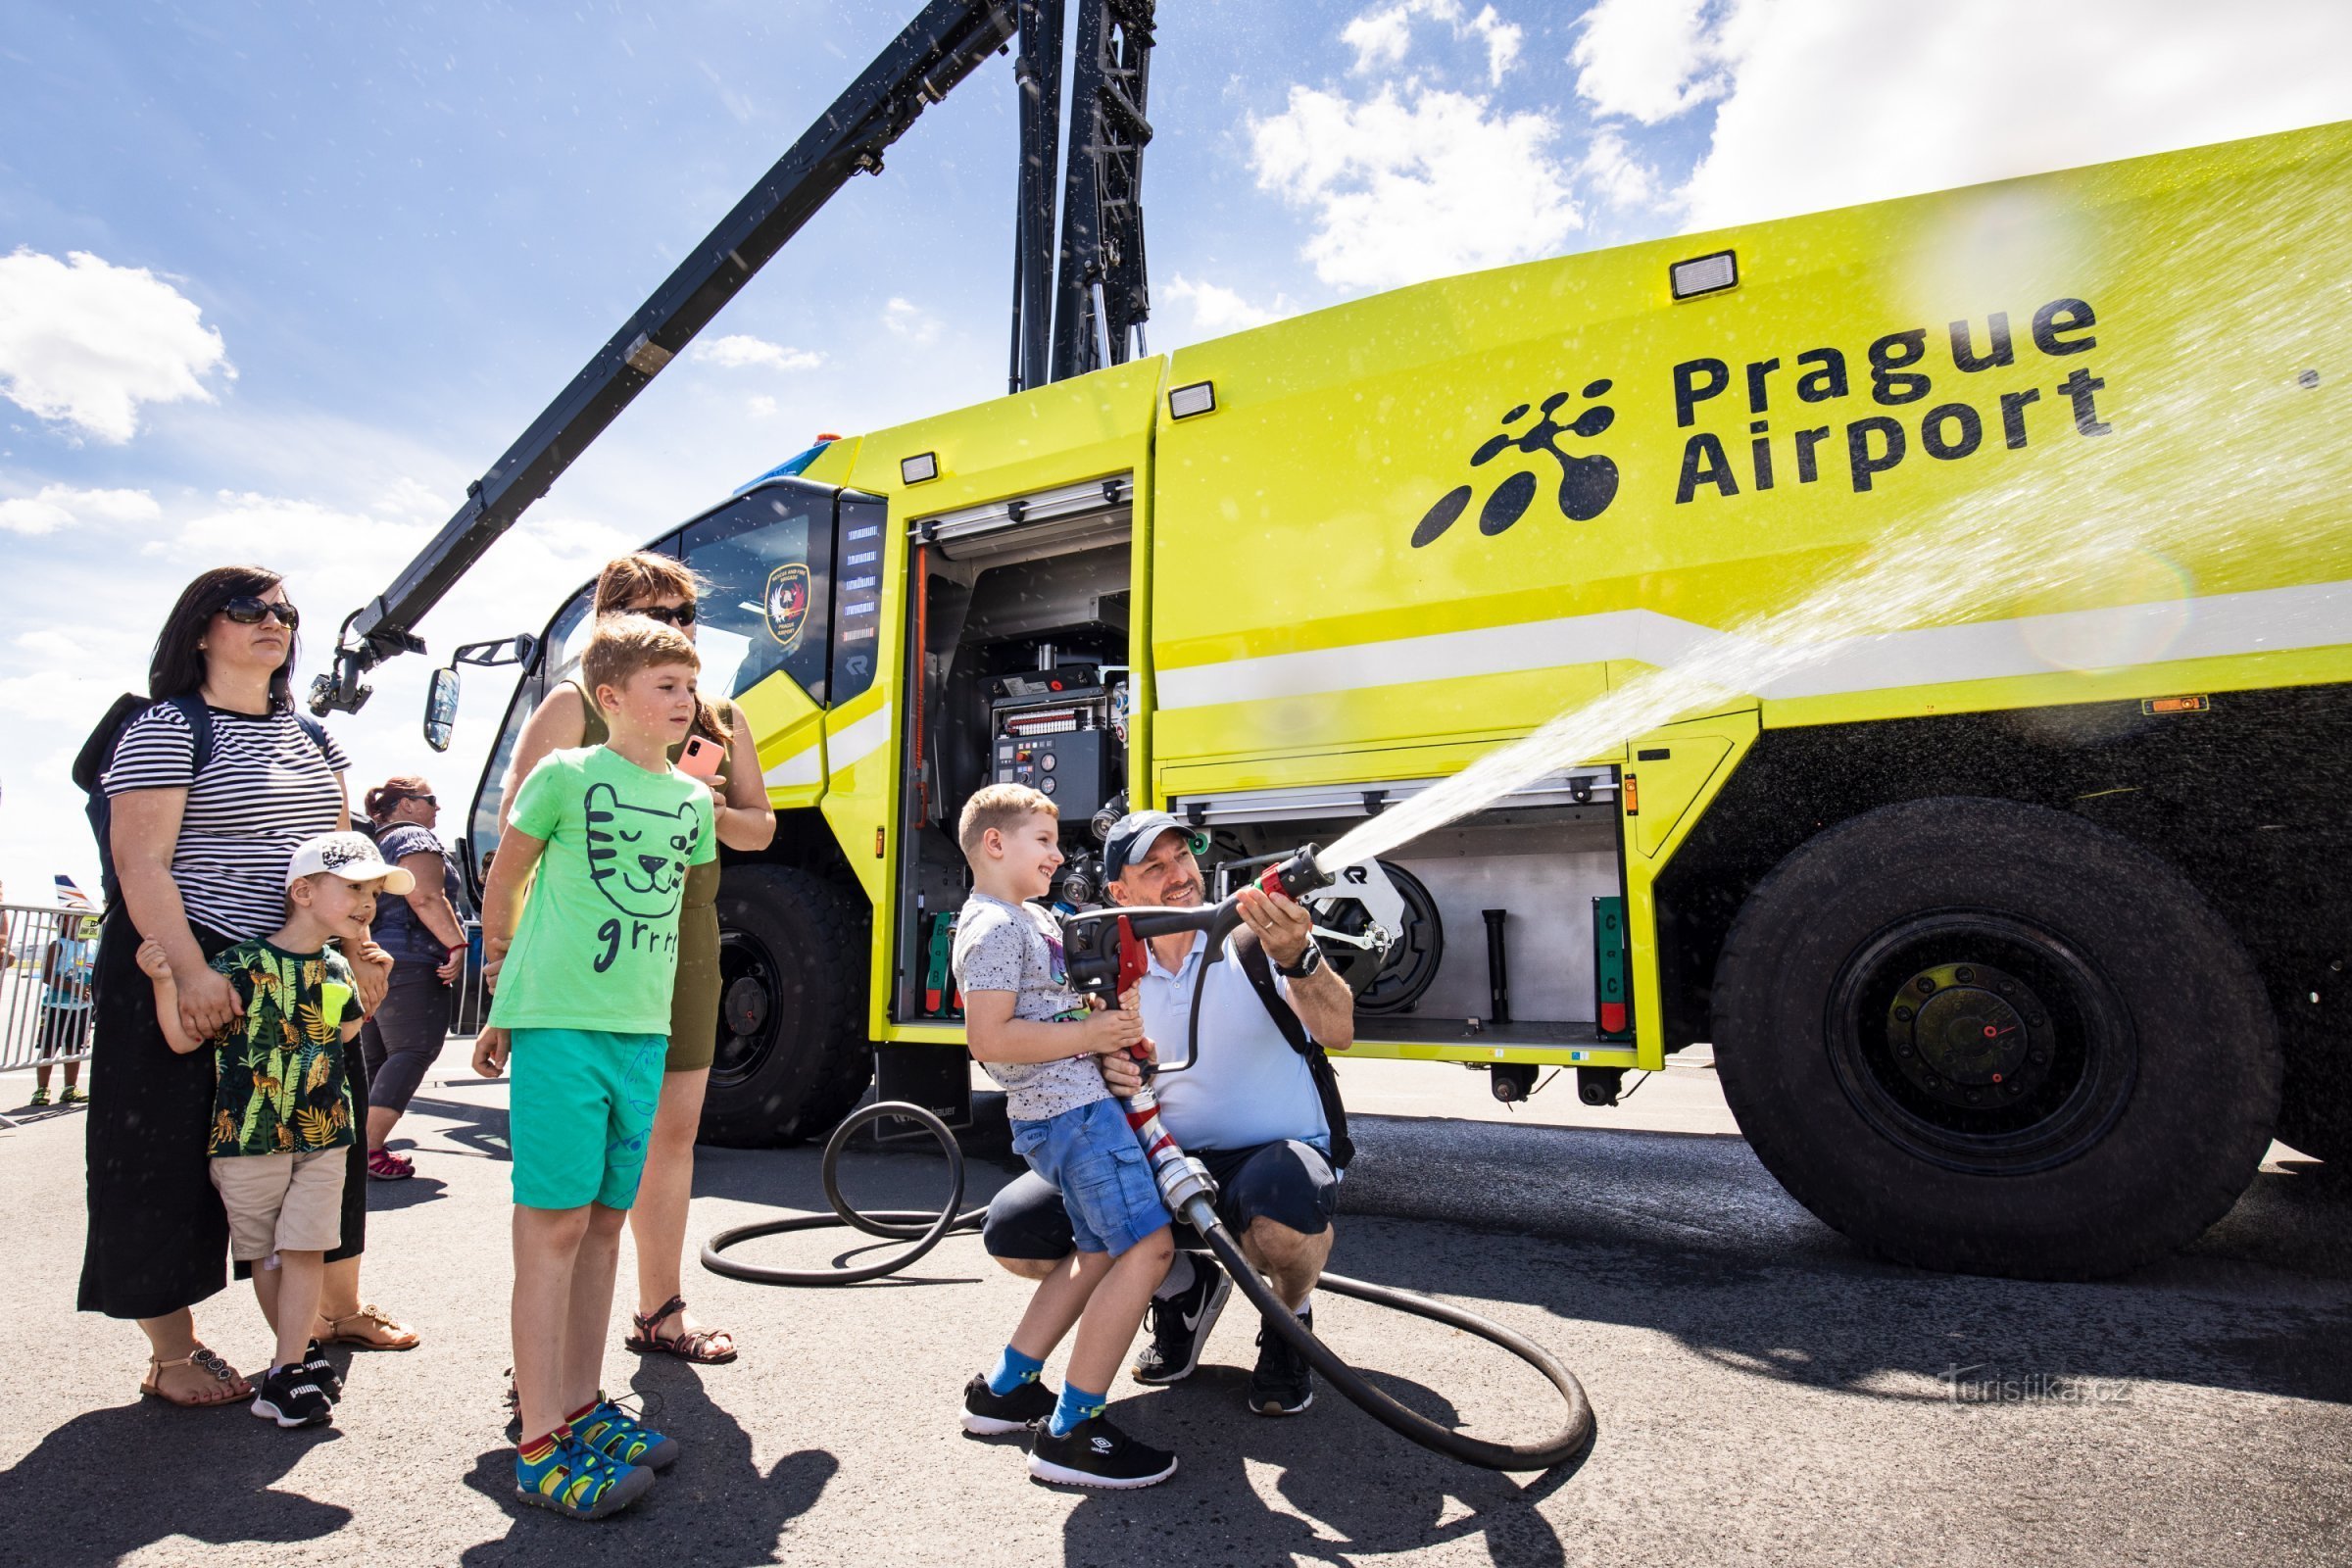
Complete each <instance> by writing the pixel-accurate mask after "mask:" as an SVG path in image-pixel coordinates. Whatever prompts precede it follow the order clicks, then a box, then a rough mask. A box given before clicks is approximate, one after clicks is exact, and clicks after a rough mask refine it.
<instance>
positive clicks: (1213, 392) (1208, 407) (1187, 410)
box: [1168, 381, 1217, 419]
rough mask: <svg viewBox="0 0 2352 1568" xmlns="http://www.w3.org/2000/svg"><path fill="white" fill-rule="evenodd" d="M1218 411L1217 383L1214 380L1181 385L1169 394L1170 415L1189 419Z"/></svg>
mask: <svg viewBox="0 0 2352 1568" xmlns="http://www.w3.org/2000/svg"><path fill="white" fill-rule="evenodd" d="M1216 412H1217V384H1216V383H1215V382H1214V381H1195V382H1194V383H1193V384H1192V385H1190V386H1180V387H1178V388H1177V389H1176V390H1175V391H1173V392H1170V393H1169V394H1168V417H1169V418H1171V419H1189V418H1191V417H1193V416H1195V415H1197V414H1214V413H1216Z"/></svg>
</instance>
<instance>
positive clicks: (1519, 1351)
mask: <svg viewBox="0 0 2352 1568" xmlns="http://www.w3.org/2000/svg"><path fill="white" fill-rule="evenodd" d="M886 1119H904V1120H907V1121H911V1122H915V1123H918V1124H920V1125H921V1126H922V1127H924V1128H925V1129H927V1130H928V1131H929V1132H930V1134H931V1136H932V1137H933V1138H935V1139H937V1140H938V1141H939V1146H940V1148H941V1149H942V1150H944V1151H946V1152H947V1156H948V1188H949V1191H948V1200H947V1202H946V1203H945V1204H943V1205H942V1206H941V1207H940V1209H939V1210H938V1212H936V1213H927V1212H924V1211H923V1210H920V1209H873V1210H859V1209H857V1208H854V1207H852V1206H851V1205H850V1202H849V1201H848V1200H847V1199H845V1198H843V1197H842V1196H841V1183H840V1179H839V1176H840V1170H839V1167H840V1163H841V1155H842V1151H843V1150H844V1149H846V1148H847V1147H848V1145H849V1142H850V1140H851V1139H852V1138H853V1137H855V1136H856V1135H857V1134H858V1131H859V1130H860V1129H862V1128H864V1127H866V1126H867V1125H869V1124H870V1123H873V1122H877V1121H882V1120H886ZM822 1179H823V1182H824V1189H825V1201H826V1202H828V1203H830V1204H831V1205H832V1206H833V1212H832V1213H831V1214H802V1215H795V1216H794V1217H792V1218H790V1219H773V1220H761V1221H760V1222H759V1223H757V1224H753V1225H737V1226H735V1227H733V1228H731V1229H728V1230H723V1231H720V1232H719V1233H718V1234H717V1235H715V1236H713V1237H711V1240H710V1241H709V1242H708V1243H707V1244H706V1245H705V1246H704V1248H703V1267H705V1268H707V1269H709V1270H711V1272H712V1273H714V1274H723V1275H725V1276H726V1277H727V1278H729V1279H737V1280H745V1281H748V1282H750V1283H751V1284H754V1285H785V1286H834V1285H858V1284H861V1283H863V1282H865V1281H868V1280H877V1279H881V1278H883V1277H884V1276H886V1275H890V1274H895V1273H897V1272H898V1271H899V1270H901V1269H903V1268H906V1267H907V1265H909V1264H911V1263H913V1262H914V1261H915V1260H916V1259H918V1258H920V1257H921V1256H922V1255H923V1254H924V1253H926V1252H928V1251H930V1250H932V1249H933V1248H935V1247H937V1246H938V1245H939V1244H940V1243H941V1242H943V1241H945V1240H946V1239H947V1238H948V1237H949V1236H952V1235H954V1234H956V1232H958V1231H976V1230H978V1229H979V1228H980V1225H981V1221H982V1220H983V1219H985V1218H986V1217H987V1214H988V1210H987V1209H986V1208H985V1207H981V1208H973V1209H958V1207H957V1205H958V1204H960V1203H961V1202H962V1201H963V1151H962V1150H961V1149H959V1148H957V1147H956V1135H955V1133H953V1132H952V1131H950V1130H949V1127H948V1124H947V1123H946V1122H944V1121H942V1120H940V1119H939V1118H938V1117H937V1116H935V1115H933V1114H932V1113H931V1112H930V1111H928V1110H925V1109H924V1108H923V1107H922V1106H920V1105H914V1104H907V1103H903V1102H896V1101H890V1102H884V1103H879V1104H873V1105H866V1106H863V1107H861V1108H859V1109H858V1110H856V1111H853V1112H852V1113H851V1114H850V1116H849V1118H848V1119H847V1120H846V1121H844V1122H843V1123H842V1124H841V1125H840V1126H839V1127H837V1128H835V1129H834V1131H833V1136H832V1137H831V1138H830V1139H828V1140H826V1143H825V1153H824V1164H823V1177H822ZM1185 1208H1186V1211H1185V1215H1184V1217H1185V1219H1187V1220H1188V1221H1190V1222H1191V1223H1192V1225H1193V1227H1194V1228H1195V1229H1196V1230H1198V1231H1199V1232H1200V1233H1201V1238H1202V1240H1204V1241H1205V1242H1206V1243H1207V1244H1208V1248H1209V1250H1210V1251H1211V1252H1213V1253H1214V1254H1215V1255H1216V1259H1217V1261H1218V1262H1219V1263H1220V1264H1221V1265H1223V1267H1224V1269H1225V1272H1226V1273H1228V1274H1230V1275H1231V1276H1233V1279H1234V1281H1235V1283H1236V1284H1238V1285H1239V1286H1240V1287H1241V1289H1242V1294H1244V1295H1245V1296H1247V1297H1249V1298H1250V1301H1251V1303H1252V1304H1253V1305H1255V1306H1256V1308H1257V1310H1258V1315H1259V1316H1261V1317H1263V1318H1264V1319H1265V1320H1266V1322H1268V1323H1269V1324H1272V1325H1273V1327H1274V1331H1275V1332H1276V1333H1277V1334H1280V1335H1281V1336H1282V1337H1283V1338H1284V1339H1286V1340H1288V1341H1289V1342H1290V1343H1291V1344H1292V1345H1293V1346H1295V1347H1296V1348H1298V1349H1299V1353H1300V1354H1302V1355H1304V1356H1305V1357H1306V1359H1307V1363H1308V1364H1309V1365H1310V1366H1312V1367H1313V1368H1314V1369H1315V1370H1316V1371H1317V1372H1320V1373H1322V1374H1323V1377H1324V1380H1325V1381H1326V1382H1328V1383H1329V1384H1330V1385H1331V1386H1332V1387H1333V1388H1335V1389H1337V1390H1339V1391H1340V1393H1341V1394H1343V1395H1345V1396H1347V1397H1348V1399H1350V1400H1352V1401H1353V1402H1354V1403H1355V1404H1356V1405H1357V1406H1358V1407H1360V1408H1361V1409H1362V1410H1363V1411H1364V1412H1365V1413H1366V1414H1367V1415H1370V1416H1371V1417H1372V1418H1373V1419H1374V1420H1376V1421H1378V1422H1380V1423H1381V1424H1382V1425H1383V1426H1385V1427H1387V1428H1388V1429H1389V1430H1390V1431H1392V1432H1395V1433H1397V1435H1398V1436H1400V1437H1404V1438H1409V1439H1410V1440H1412V1441H1413V1442H1415V1443H1417V1444H1419V1445H1421V1446H1423V1447H1425V1448H1429V1449H1431V1450H1433V1451H1435V1452H1438V1453H1443V1454H1446V1456H1448V1457H1449V1458H1454V1459H1459V1460H1461V1461H1462V1462H1463V1463H1464V1464H1472V1465H1477V1466H1479V1467H1481V1468H1483V1469H1487V1470H1510V1471H1530V1470H1548V1469H1550V1468H1552V1467H1553V1466H1554V1465H1560V1464H1565V1463H1567V1462H1568V1461H1569V1460H1571V1459H1574V1458H1577V1457H1578V1456H1579V1455H1581V1454H1582V1453H1583V1452H1584V1451H1585V1449H1586V1448H1587V1447H1588V1446H1591V1444H1592V1442H1593V1407H1592V1405H1591V1403H1590V1402H1588V1401H1587V1400H1586V1398H1585V1391H1584V1386H1583V1385H1582V1384H1580V1383H1578V1382H1577V1381H1576V1374H1575V1373H1573V1372H1571V1371H1569V1370H1568V1369H1567V1367H1565V1366H1563V1365H1561V1364H1560V1361H1559V1359H1558V1358H1557V1357H1556V1356H1554V1355H1553V1354H1552V1353H1551V1352H1550V1351H1549V1350H1546V1349H1545V1348H1544V1347H1542V1346H1541V1345H1538V1344H1536V1342H1535V1341H1533V1340H1530V1339H1528V1338H1527V1337H1526V1336H1524V1335H1520V1334H1515V1333H1513V1332H1512V1331H1511V1330H1509V1329H1506V1328H1504V1327H1503V1326H1502V1325H1501V1324H1499V1323H1495V1322H1493V1321H1491V1320H1489V1319H1487V1318H1483V1317H1480V1316H1479V1315H1478V1314H1477V1313H1475V1312H1469V1311H1465V1310H1463V1309H1462V1308H1460V1307H1458V1306H1449V1305H1447V1304H1446V1302H1444V1301H1439V1300H1435V1299H1431V1298H1429V1297H1426V1296H1420V1295H1417V1294H1415V1293H1414V1292H1411V1291H1400V1290H1396V1289H1394V1288H1392V1287H1390V1286H1386V1285H1372V1284H1367V1283H1366V1282H1364V1281H1362V1280H1351V1279H1348V1278H1347V1277H1345V1276H1343V1275H1339V1274H1325V1275H1324V1276H1323V1277H1322V1279H1321V1280H1320V1281H1318V1282H1317V1285H1316V1288H1317V1289H1318V1290H1327V1291H1330V1292H1332V1293H1333V1294H1335V1295H1338V1296H1348V1297H1353V1298H1354V1299H1357V1300H1359V1301H1370V1302H1371V1303H1373V1304H1374V1305H1376V1306H1385V1307H1389V1308H1392V1309H1394V1310H1396V1311H1398V1312H1409V1313H1411V1314H1412V1315H1413V1316H1415V1317H1425V1318H1428V1319H1430V1320H1431V1321H1433V1322H1438V1323H1444V1324H1446V1325H1447V1326H1449V1327H1452V1328H1457V1329H1460V1330H1461V1331H1462V1332H1464V1333H1465V1334H1475V1335H1477V1336H1478V1337H1479V1338H1480V1339H1482V1340H1486V1341H1487V1342H1489V1343H1490V1344H1494V1345H1498V1346H1500V1347H1502V1348H1504V1349H1506V1350H1508V1351H1510V1352H1511V1353H1512V1354H1513V1355H1515V1356H1517V1357H1519V1359H1521V1360H1522V1361H1525V1362H1526V1363H1527V1364H1528V1365H1530V1366H1532V1367H1534V1368H1535V1369H1536V1370H1537V1371H1538V1372H1541V1373H1542V1374H1543V1375H1544V1379H1545V1380H1546V1381H1547V1382H1549V1383H1550V1384H1551V1386H1552V1387H1553V1388H1554V1389H1555V1390H1557V1391H1558V1392H1559V1396H1560V1398H1561V1401H1562V1402H1563V1403H1565V1404H1566V1405H1567V1407H1568V1413H1567V1419H1566V1420H1565V1421H1563V1422H1562V1423H1561V1426H1560V1429H1559V1431H1558V1432H1557V1433H1555V1434H1554V1435H1553V1436H1552V1437H1550V1438H1549V1439H1547V1440H1545V1441H1544V1442H1542V1443H1490V1442H1488V1441H1486V1440H1485V1439H1483V1438H1473V1437H1469V1436H1467V1435H1465V1434H1463V1433H1460V1432H1456V1431H1454V1430H1453V1429H1452V1428H1451V1427H1447V1426H1442V1425H1440V1424H1439V1423H1438V1422H1435V1421H1432V1420H1431V1419H1430V1418H1429V1417H1427V1416H1425V1415H1423V1414H1421V1413H1420V1412H1419V1411H1417V1410H1414V1409H1411V1408H1409V1407H1408V1406H1406V1405H1403V1404H1400V1403H1398V1402H1397V1400H1396V1399H1394V1398H1392V1397H1390V1396H1388V1395H1387V1394H1384V1393H1383V1392H1381V1391H1380V1390H1379V1389H1377V1388H1375V1387H1373V1386H1372V1384H1371V1383H1370V1382H1368V1381H1367V1380H1366V1379H1365V1378H1364V1377H1363V1376H1362V1375H1361V1374H1360V1373H1358V1372H1357V1371H1356V1370H1355V1369H1354V1368H1353V1367H1351V1366H1349V1365H1348V1363H1347V1362H1345V1361H1343V1360H1341V1359H1340V1358H1339V1357H1338V1356H1337V1355H1335V1354H1333V1353H1332V1351H1331V1350H1330V1348H1327V1347H1326V1346H1325V1345H1324V1344H1323V1342H1322V1341H1320V1340H1318V1339H1316V1338H1315V1337H1314V1335H1312V1334H1310V1333H1309V1332H1307V1330H1306V1327H1305V1325H1303V1324H1301V1323H1300V1322H1299V1319H1298V1318H1297V1317H1296V1316H1294V1315H1293V1314H1292V1313H1291V1311H1290V1310H1289V1309H1288V1308H1287V1307H1286V1306H1285V1305H1284V1304H1283V1303H1282V1302H1281V1301H1280V1300H1279V1299H1276V1297H1275V1295H1274V1293H1273V1291H1272V1290H1270V1289H1269V1288H1268V1287H1267V1285H1266V1282H1265V1281H1264V1280H1262V1279H1260V1278H1259V1277H1258V1273H1257V1270H1256V1269H1254V1268H1252V1267H1250V1260H1249V1259H1248V1258H1247V1257H1245V1256H1243V1254H1242V1250H1241V1247H1240V1245H1239V1244H1238V1243H1237V1242H1235V1241H1234V1239H1233V1237H1232V1236H1231V1235H1230V1234H1228V1233H1227V1231H1226V1229H1225V1226H1224V1223H1223V1222H1222V1221H1220V1220H1219V1219H1218V1218H1217V1216H1216V1211H1215V1209H1214V1208H1213V1207H1212V1206H1211V1204H1210V1203H1209V1201H1208V1200H1207V1199H1206V1198H1200V1199H1196V1200H1195V1201H1192V1202H1191V1203H1188V1204H1187V1205H1185ZM836 1225H842V1226H848V1227H849V1228H851V1229H852V1230H858V1231H862V1232H864V1233H865V1234H866V1235H868V1236H876V1237H881V1238H883V1239H884V1240H908V1239H911V1245H909V1246H908V1247H907V1250H905V1251H903V1252H901V1253H899V1254H898V1255H896V1256H894V1257H889V1258H885V1259H883V1260H882V1261H880V1262H877V1263H867V1264H863V1265H861V1266H859V1267H857V1268H846V1269H833V1268H824V1269H790V1268H770V1267H766V1266H764V1265H760V1264H754V1263H745V1262H740V1261H738V1260H736V1259H734V1258H730V1257H728V1256H726V1255H725V1254H726V1252H727V1250H728V1249H730V1248H732V1247H736V1246H738V1245H740V1244H742V1243H744V1242H749V1241H754V1240H757V1239H758V1238H760V1237H762V1236H782V1235H786V1234H788V1233H791V1232H794V1231H811V1230H823V1229H827V1228H829V1227H832V1226H836Z"/></svg>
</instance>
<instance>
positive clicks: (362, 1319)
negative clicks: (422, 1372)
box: [318, 1301, 417, 1350]
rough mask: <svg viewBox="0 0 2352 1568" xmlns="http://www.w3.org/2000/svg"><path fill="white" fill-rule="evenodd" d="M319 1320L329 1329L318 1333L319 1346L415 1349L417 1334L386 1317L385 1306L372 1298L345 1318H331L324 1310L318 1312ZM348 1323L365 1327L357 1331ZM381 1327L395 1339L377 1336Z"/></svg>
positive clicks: (357, 1348)
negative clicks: (347, 1325) (347, 1324)
mask: <svg viewBox="0 0 2352 1568" xmlns="http://www.w3.org/2000/svg"><path fill="white" fill-rule="evenodd" d="M319 1322H321V1323H323V1324H325V1325H326V1332H325V1333H324V1334H321V1335H319V1336H318V1340H319V1344H320V1345H348V1346H350V1347H351V1348H353V1349H355V1350H414V1349H415V1348H417V1336H416V1335H415V1334H414V1333H412V1332H411V1331H410V1330H408V1329H404V1328H402V1327H401V1326H400V1325H399V1324H397V1323H395V1322H393V1321H392V1320H391V1319H390V1318H388V1317H386V1316H384V1309H383V1308H382V1307H380V1306H377V1305H375V1304H374V1303H373V1302H372V1301H371V1302H369V1303H368V1305H366V1306H363V1307H361V1308H360V1309H359V1310H358V1311H357V1312H353V1313H351V1314H350V1315H348V1316H345V1317H328V1316H327V1315H326V1314H325V1313H324V1312H321V1313H319ZM346 1323H358V1324H362V1325H364V1326H363V1327H362V1328H361V1329H360V1330H359V1331H358V1332H356V1333H355V1332H353V1331H351V1330H349V1329H346V1328H345V1327H344V1326H343V1325H344V1324H346ZM378 1329H389V1330H391V1331H392V1338H390V1339H388V1340H387V1339H378V1338H376V1331H377V1330H378Z"/></svg>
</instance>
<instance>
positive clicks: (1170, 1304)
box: [1128, 1257, 1233, 1383]
mask: <svg viewBox="0 0 2352 1568" xmlns="http://www.w3.org/2000/svg"><path fill="white" fill-rule="evenodd" d="M1232 1294H1233V1280H1232V1278H1231V1277H1230V1276H1229V1275H1227V1274H1226V1272H1225V1271H1224V1270H1223V1269H1221V1268H1219V1267H1217V1266H1216V1265H1215V1264H1214V1263H1211V1262H1209V1261H1208V1259H1206V1258H1204V1257H1196V1258H1194V1259H1193V1283H1192V1284H1190V1285H1188V1286H1186V1287H1185V1288H1184V1289H1183V1290H1181V1291H1179V1292H1177V1293H1176V1294H1175V1295H1174V1296H1170V1297H1167V1298H1165V1299H1162V1298H1160V1297H1156V1296H1155V1297H1153V1298H1152V1305H1151V1307H1150V1308H1149V1309H1148V1310H1147V1312H1146V1314H1145V1321H1146V1322H1147V1323H1149V1324H1150V1326H1151V1329H1152V1343H1151V1344H1150V1345H1147V1346H1145V1347H1144V1348H1143V1351H1142V1353H1141V1354H1139V1355H1137V1356H1136V1358H1135V1365H1134V1366H1132V1367H1130V1368H1129V1369H1128V1371H1129V1373H1130V1374H1131V1375H1132V1376H1133V1377H1134V1378H1135V1381H1136V1382H1138V1383H1181V1382H1183V1381H1184V1380H1185V1379H1186V1378H1189V1377H1191V1376H1192V1375H1193V1368H1195V1367H1197V1366H1199V1365H1200V1364H1201V1346H1203V1345H1205V1344H1207V1343H1208V1331H1209V1330H1210V1329H1213V1328H1215V1327H1216V1326H1217V1314H1218V1313H1220V1312H1222V1311H1224V1310H1225V1299H1226V1298H1227V1297H1229V1296H1231V1295H1232Z"/></svg>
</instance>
